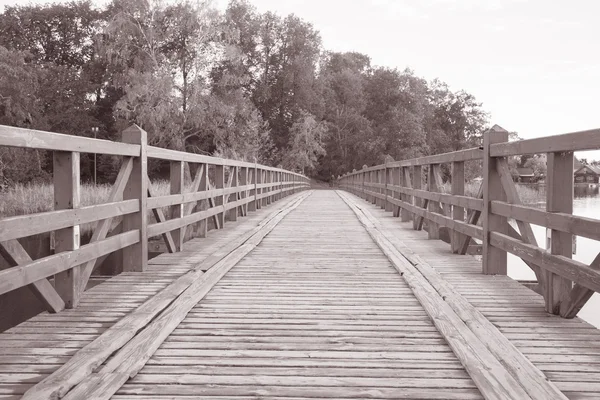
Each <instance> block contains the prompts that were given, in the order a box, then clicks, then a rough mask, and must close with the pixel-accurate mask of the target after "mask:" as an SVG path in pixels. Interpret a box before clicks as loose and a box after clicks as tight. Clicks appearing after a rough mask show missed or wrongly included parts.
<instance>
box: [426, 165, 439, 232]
mask: <svg viewBox="0 0 600 400" xmlns="http://www.w3.org/2000/svg"><path fill="white" fill-rule="evenodd" d="M427 190H428V191H429V192H437V191H439V188H438V186H437V184H436V181H435V164H430V165H429V168H427ZM438 208H439V206H438V205H437V202H435V201H429V211H431V212H439V210H438ZM440 214H441V213H440ZM427 237H428V238H429V239H439V238H440V226H439V225H438V224H436V223H435V222H433V221H431V220H428V221H427Z"/></svg>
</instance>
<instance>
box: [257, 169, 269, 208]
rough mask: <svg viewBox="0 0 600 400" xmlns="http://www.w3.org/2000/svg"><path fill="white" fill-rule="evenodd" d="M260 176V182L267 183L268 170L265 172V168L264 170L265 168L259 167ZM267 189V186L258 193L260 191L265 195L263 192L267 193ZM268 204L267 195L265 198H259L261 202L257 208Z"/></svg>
mask: <svg viewBox="0 0 600 400" xmlns="http://www.w3.org/2000/svg"><path fill="white" fill-rule="evenodd" d="M258 176H259V179H258V183H259V184H261V185H262V184H264V183H266V181H267V174H266V172H265V170H264V169H259V170H258ZM266 191H267V189H266V188H261V189H258V193H259V194H260V195H263V194H265V192H266ZM266 205H267V198H266V197H263V198H261V199H260V200H259V202H258V207H257V208H262V207H266Z"/></svg>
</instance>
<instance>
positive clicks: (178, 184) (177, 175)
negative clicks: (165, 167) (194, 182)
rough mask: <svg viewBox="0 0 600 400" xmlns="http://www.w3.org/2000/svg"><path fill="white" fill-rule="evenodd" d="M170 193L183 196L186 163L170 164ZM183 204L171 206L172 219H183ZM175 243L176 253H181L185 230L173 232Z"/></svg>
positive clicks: (180, 229) (175, 162) (173, 162)
mask: <svg viewBox="0 0 600 400" xmlns="http://www.w3.org/2000/svg"><path fill="white" fill-rule="evenodd" d="M170 175H171V179H170V192H171V194H183V191H184V187H185V178H184V163H183V162H182V161H171V164H170ZM183 215H184V214H183V204H177V205H174V206H171V219H177V218H181V217H183ZM171 236H172V237H173V242H174V244H175V249H174V250H175V251H181V248H182V247H183V240H184V236H185V231H184V230H183V228H179V229H176V230H174V231H173V232H171Z"/></svg>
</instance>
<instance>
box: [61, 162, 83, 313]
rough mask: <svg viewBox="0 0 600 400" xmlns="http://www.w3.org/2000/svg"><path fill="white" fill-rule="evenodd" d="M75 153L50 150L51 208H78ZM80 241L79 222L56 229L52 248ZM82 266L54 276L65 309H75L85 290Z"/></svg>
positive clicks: (63, 248)
mask: <svg viewBox="0 0 600 400" xmlns="http://www.w3.org/2000/svg"><path fill="white" fill-rule="evenodd" d="M79 165H80V164H79V153H75V152H66V151H55V152H54V170H53V178H54V209H55V210H67V209H74V208H79V199H80V192H81V189H80V169H79ZM79 244H80V234H79V225H76V226H71V227H68V228H64V229H58V230H56V232H55V235H54V249H55V251H56V252H57V253H60V252H63V251H72V250H77V249H78V248H79ZM82 268H83V266H82V265H78V266H76V267H73V268H71V269H68V270H66V271H63V272H60V273H58V274H56V275H55V277H54V284H55V287H56V291H57V292H58V294H59V295H60V297H61V298H62V299H63V301H64V302H65V308H75V307H77V305H78V304H79V299H80V297H81V294H82V293H83V291H84V290H85V287H83V286H84V285H85V282H84V280H83V276H82Z"/></svg>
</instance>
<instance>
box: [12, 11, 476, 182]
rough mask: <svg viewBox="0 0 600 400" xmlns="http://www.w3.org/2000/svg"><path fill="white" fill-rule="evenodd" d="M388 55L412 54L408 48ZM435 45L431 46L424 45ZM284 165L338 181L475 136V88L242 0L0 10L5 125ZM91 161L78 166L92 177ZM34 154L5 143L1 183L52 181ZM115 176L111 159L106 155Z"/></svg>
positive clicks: (106, 175) (45, 163)
mask: <svg viewBox="0 0 600 400" xmlns="http://www.w3.org/2000/svg"><path fill="white" fill-rule="evenodd" d="M390 51H402V48H401V46H399V47H398V48H393V49H390ZM423 51H427V49H423ZM131 123H136V124H138V125H140V126H141V127H142V128H143V129H145V130H146V131H147V132H148V135H149V138H150V142H151V144H153V145H157V146H163V147H168V148H172V149H178V150H187V151H192V152H198V153H203V154H210V155H219V156H223V157H229V158H238V159H244V160H249V161H254V160H257V161H258V162H261V163H266V164H271V165H281V166H283V167H286V168H289V169H293V170H296V171H304V172H305V173H307V174H309V175H312V176H315V177H319V178H321V179H325V180H327V179H329V178H330V177H331V176H337V175H338V174H341V173H343V172H346V171H349V170H352V169H354V168H356V169H360V168H361V167H362V166H363V165H364V164H368V165H373V164H378V163H382V162H384V160H385V159H386V158H387V159H389V158H390V157H391V158H393V159H395V160H398V159H402V158H407V157H415V156H419V155H426V154H432V153H440V152H446V151H453V150H458V149H461V148H464V147H465V146H472V145H474V144H477V143H478V141H479V140H480V137H481V134H482V131H483V130H484V128H485V126H486V123H487V116H486V114H485V112H484V111H483V110H482V109H481V106H480V104H479V103H477V102H476V100H475V98H474V97H473V96H472V95H470V94H468V93H466V92H464V91H458V92H454V91H452V90H450V89H449V88H448V86H447V85H446V84H445V83H443V82H441V81H439V80H434V81H432V82H427V81H426V80H424V79H422V78H420V77H418V76H417V75H415V74H414V73H413V72H412V71H410V70H404V71H399V70H397V69H389V68H384V67H377V66H373V65H371V60H370V59H369V57H368V56H367V55H364V54H359V53H335V52H330V51H326V50H324V49H323V46H322V43H321V38H320V35H319V32H318V31H316V30H315V29H314V27H313V26H312V25H311V24H310V23H309V22H307V21H303V20H302V19H300V18H298V17H296V16H294V15H289V16H287V17H280V16H278V15H275V14H273V13H270V12H266V13H260V12H258V11H257V10H256V9H255V8H254V7H253V6H252V5H251V4H250V3H248V2H246V1H244V0H233V1H232V2H231V3H230V4H229V6H228V7H227V10H226V11H225V12H224V13H223V12H219V11H217V10H215V9H213V8H211V7H210V5H209V3H199V2H196V1H191V0H188V1H180V2H177V3H170V4H167V5H163V6H160V5H156V4H155V3H154V2H150V1H146V0H113V2H112V3H110V4H109V5H108V6H107V7H106V8H104V9H97V8H94V7H93V6H92V4H91V2H90V1H73V2H71V3H68V4H53V5H44V6H15V7H7V8H6V9H5V11H4V13H2V14H1V15H0V124H5V125H13V126H19V127H26V128H32V129H42V130H49V131H53V132H61V133H67V134H72V135H81V136H89V137H91V136H93V135H94V133H93V130H92V129H93V128H98V130H97V137H99V138H105V139H111V140H119V133H120V132H121V131H122V130H123V129H124V128H125V127H126V126H128V125H129V124H131ZM91 160H92V159H91V157H82V175H83V176H84V179H89V177H90V176H92V175H93V172H92V169H93V163H92V161H91ZM51 164H52V163H51V162H49V160H47V159H46V158H45V156H44V155H43V154H42V155H40V154H39V153H37V152H29V153H24V152H23V151H17V150H7V149H2V153H0V171H1V178H2V180H3V181H4V182H9V183H10V182H23V181H28V180H32V179H44V177H45V175H46V174H47V171H48V169H49V168H51ZM98 164H99V165H98V170H99V172H98V174H99V178H101V179H111V178H112V176H113V175H114V170H115V162H114V160H112V159H111V158H109V157H100V158H99V161H98Z"/></svg>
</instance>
